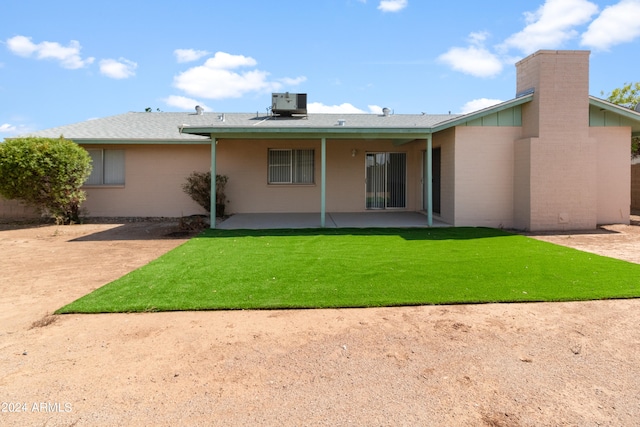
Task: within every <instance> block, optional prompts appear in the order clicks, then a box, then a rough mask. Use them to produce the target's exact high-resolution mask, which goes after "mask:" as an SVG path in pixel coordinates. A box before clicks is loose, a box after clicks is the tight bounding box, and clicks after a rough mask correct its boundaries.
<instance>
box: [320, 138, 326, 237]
mask: <svg viewBox="0 0 640 427" xmlns="http://www.w3.org/2000/svg"><path fill="white" fill-rule="evenodd" d="M320 153H321V154H320V156H321V160H320V165H321V166H320V175H321V176H320V227H322V228H324V225H325V209H326V196H327V138H322V143H321V148H320Z"/></svg>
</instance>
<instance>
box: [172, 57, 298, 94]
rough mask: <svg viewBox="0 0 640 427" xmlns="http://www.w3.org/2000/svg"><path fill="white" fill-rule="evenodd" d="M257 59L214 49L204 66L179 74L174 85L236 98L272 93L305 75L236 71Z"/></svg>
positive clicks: (192, 90)
mask: <svg viewBox="0 0 640 427" xmlns="http://www.w3.org/2000/svg"><path fill="white" fill-rule="evenodd" d="M256 64H257V61H256V60H255V59H253V58H251V57H246V56H243V55H231V54H229V53H225V52H216V54H215V55H214V57H213V58H209V59H207V60H206V61H205V63H204V65H200V66H197V67H193V68H190V69H188V70H187V71H184V72H182V73H180V74H178V75H177V76H176V77H174V79H173V84H174V86H175V87H177V88H178V89H181V90H183V91H184V92H185V93H187V94H188V95H191V96H195V97H200V98H208V99H224V98H239V97H241V96H242V95H244V94H245V93H249V92H269V91H271V92H275V91H278V90H280V89H281V88H282V87H283V85H285V84H287V85H295V84H299V83H300V82H302V81H304V80H305V78H304V77H298V78H295V79H293V78H283V79H280V80H279V81H271V80H269V78H268V77H269V73H268V72H266V71H261V70H257V69H251V70H249V71H242V72H239V71H235V69H237V68H242V67H254V66H255V65H256Z"/></svg>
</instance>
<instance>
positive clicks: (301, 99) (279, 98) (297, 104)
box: [271, 92, 307, 116]
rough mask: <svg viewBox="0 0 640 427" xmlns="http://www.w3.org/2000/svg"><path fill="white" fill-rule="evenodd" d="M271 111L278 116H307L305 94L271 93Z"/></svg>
mask: <svg viewBox="0 0 640 427" xmlns="http://www.w3.org/2000/svg"><path fill="white" fill-rule="evenodd" d="M271 111H272V112H273V114H277V115H279V116H292V115H294V114H305V115H306V114H307V94H306V93H289V92H285V93H273V94H271Z"/></svg>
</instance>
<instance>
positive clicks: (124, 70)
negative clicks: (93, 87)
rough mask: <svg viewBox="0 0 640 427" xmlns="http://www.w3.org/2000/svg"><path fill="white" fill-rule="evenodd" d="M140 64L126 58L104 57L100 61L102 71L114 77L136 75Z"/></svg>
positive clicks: (120, 77)
mask: <svg viewBox="0 0 640 427" xmlns="http://www.w3.org/2000/svg"><path fill="white" fill-rule="evenodd" d="M136 68H138V64H136V63H135V62H133V61H129V60H128V59H125V58H119V59H118V60H115V59H103V60H101V61H100V72H101V73H102V74H104V75H105V76H107V77H110V78H112V79H127V78H129V77H133V76H135V75H136V72H135V70H136Z"/></svg>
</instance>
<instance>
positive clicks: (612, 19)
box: [580, 0, 640, 50]
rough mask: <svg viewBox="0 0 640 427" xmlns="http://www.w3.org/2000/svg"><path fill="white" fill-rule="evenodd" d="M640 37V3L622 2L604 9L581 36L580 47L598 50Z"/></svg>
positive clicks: (636, 1) (635, 0) (628, 0)
mask: <svg viewBox="0 0 640 427" xmlns="http://www.w3.org/2000/svg"><path fill="white" fill-rule="evenodd" d="M639 36H640V1H639V0H622V1H621V2H620V3H618V4H615V5H613V6H608V7H606V8H605V9H604V10H603V11H602V13H601V14H600V16H598V17H597V18H596V19H595V20H594V21H593V22H592V23H591V24H590V25H589V28H588V29H587V31H586V32H585V33H584V34H583V35H582V41H581V43H580V44H581V45H583V46H588V47H592V48H594V49H599V50H608V49H609V48H610V47H611V46H615V45H617V44H620V43H625V42H630V41H632V40H634V39H635V38H637V37H639Z"/></svg>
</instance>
